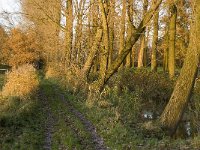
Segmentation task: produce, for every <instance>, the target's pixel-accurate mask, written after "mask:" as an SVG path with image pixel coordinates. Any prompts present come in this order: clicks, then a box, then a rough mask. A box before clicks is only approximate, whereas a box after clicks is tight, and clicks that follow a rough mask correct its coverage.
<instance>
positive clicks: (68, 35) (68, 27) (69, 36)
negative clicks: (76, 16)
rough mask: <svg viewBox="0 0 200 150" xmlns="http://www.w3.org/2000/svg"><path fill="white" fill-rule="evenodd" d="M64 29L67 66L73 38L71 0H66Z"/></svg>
mask: <svg viewBox="0 0 200 150" xmlns="http://www.w3.org/2000/svg"><path fill="white" fill-rule="evenodd" d="M65 15H66V29H65V42H66V51H65V64H66V65H67V66H68V65H69V64H70V60H71V52H72V39H73V4H72V0H66V14H65Z"/></svg>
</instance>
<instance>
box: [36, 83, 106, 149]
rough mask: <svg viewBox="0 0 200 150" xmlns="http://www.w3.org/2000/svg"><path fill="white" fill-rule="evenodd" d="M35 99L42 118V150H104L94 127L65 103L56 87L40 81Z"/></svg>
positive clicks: (66, 101) (62, 92) (62, 93)
mask: <svg viewBox="0 0 200 150" xmlns="http://www.w3.org/2000/svg"><path fill="white" fill-rule="evenodd" d="M39 96H40V99H41V100H42V101H44V102H43V104H44V109H45V115H46V117H45V118H46V120H45V141H44V149H46V150H50V149H84V150H85V149H87V150H106V149H107V148H106V146H105V145H104V141H103V139H102V138H101V137H100V136H99V135H98V133H97V132H96V128H95V126H94V125H93V124H92V123H91V122H90V121H89V120H88V119H87V118H86V117H85V116H84V115H83V114H82V113H81V112H80V111H79V110H77V109H76V108H75V107H74V106H73V105H72V103H71V102H70V101H69V100H67V99H66V97H65V94H64V91H62V90H61V89H60V88H59V86H57V85H56V84H54V83H53V82H50V81H48V80H44V81H43V82H42V83H41V88H40V94H39Z"/></svg>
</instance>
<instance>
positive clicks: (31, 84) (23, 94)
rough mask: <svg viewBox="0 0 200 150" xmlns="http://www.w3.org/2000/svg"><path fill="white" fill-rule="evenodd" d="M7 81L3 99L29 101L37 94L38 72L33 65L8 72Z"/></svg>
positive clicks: (26, 65)
mask: <svg viewBox="0 0 200 150" xmlns="http://www.w3.org/2000/svg"><path fill="white" fill-rule="evenodd" d="M6 80H7V82H6V84H5V86H4V87H3V90H2V96H3V97H9V96H14V97H19V98H20V99H27V98H29V97H30V96H32V95H33V94H34V93H35V92H36V90H37V88H38V86H39V80H38V76H37V72H36V70H35V68H34V67H33V66H32V65H28V64H25V65H23V66H20V67H18V68H17V69H13V70H12V71H11V72H8V73H7V74H6Z"/></svg>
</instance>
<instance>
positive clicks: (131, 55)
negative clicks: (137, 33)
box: [126, 0, 134, 68]
mask: <svg viewBox="0 0 200 150" xmlns="http://www.w3.org/2000/svg"><path fill="white" fill-rule="evenodd" d="M133 4H134V1H133V0H128V1H127V5H128V7H127V19H128V29H127V36H128V37H130V36H131V35H132V34H133V32H134V31H133V28H132V24H133ZM133 58H134V48H133V47H132V50H131V51H130V53H129V54H128V56H127V57H126V67H128V68H131V67H132V66H134V65H133V61H134V59H133Z"/></svg>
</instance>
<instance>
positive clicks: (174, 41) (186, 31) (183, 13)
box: [1, 0, 200, 134]
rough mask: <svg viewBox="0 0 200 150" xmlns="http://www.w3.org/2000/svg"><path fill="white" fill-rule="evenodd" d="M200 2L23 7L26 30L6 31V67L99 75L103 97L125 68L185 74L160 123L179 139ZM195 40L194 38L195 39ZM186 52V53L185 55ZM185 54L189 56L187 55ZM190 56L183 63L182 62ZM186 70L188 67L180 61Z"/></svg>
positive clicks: (193, 67) (64, 2)
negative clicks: (178, 70) (25, 66)
mask: <svg viewBox="0 0 200 150" xmlns="http://www.w3.org/2000/svg"><path fill="white" fill-rule="evenodd" d="M198 3H199V2H198V0H195V1H193V2H191V1H188V0H175V1H171V0H143V1H141V0H108V1H105V0H73V1H72V0H54V1H52V0H46V1H44V0H21V8H22V11H23V14H24V15H23V17H24V21H25V22H27V24H29V26H28V27H26V28H25V29H24V28H23V26H19V27H18V28H16V29H12V30H11V31H9V33H6V32H5V31H4V29H3V28H1V32H2V33H1V36H2V40H1V41H5V42H1V52H2V57H3V58H2V59H1V60H2V63H8V64H9V65H11V66H18V65H21V64H23V63H33V62H37V61H39V60H43V61H44V62H45V64H46V65H47V66H48V65H53V64H56V63H58V62H59V63H61V64H62V65H63V67H66V68H68V67H76V68H78V69H80V70H81V72H82V74H83V78H86V79H87V78H88V77H89V75H90V73H95V74H96V73H97V74H98V79H97V81H96V82H95V84H93V88H94V87H95V90H96V88H97V90H99V91H102V90H103V88H104V86H105V84H106V83H107V81H108V80H109V78H110V77H111V76H112V75H113V74H114V73H115V72H117V71H118V69H120V68H125V67H128V68H130V67H137V68H142V67H151V70H152V71H157V68H158V67H163V70H164V71H165V72H168V73H169V77H170V78H173V77H174V76H175V69H176V67H178V68H181V67H182V66H183V68H182V71H181V74H180V77H179V79H178V81H177V84H176V86H175V89H174V92H173V94H172V97H171V99H170V101H169V104H168V105H167V107H166V109H165V110H164V112H163V114H162V116H161V119H160V123H161V126H162V127H163V128H167V129H168V130H169V131H170V134H172V133H174V131H175V130H176V128H177V124H178V123H179V120H180V119H181V116H182V113H183V111H184V108H185V107H186V104H187V102H188V100H189V98H190V94H191V91H192V88H193V86H194V80H195V77H196V72H197V66H198V63H199V57H198V55H199V50H198V49H199V44H198V38H199V35H200V34H198V32H199V31H200V30H199V13H198V10H199V9H200V8H199V4H198ZM190 33H191V35H190ZM188 47H189V48H188ZM186 53H187V55H186ZM185 57H186V58H185ZM184 60H185V63H184V65H183V61H184Z"/></svg>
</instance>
